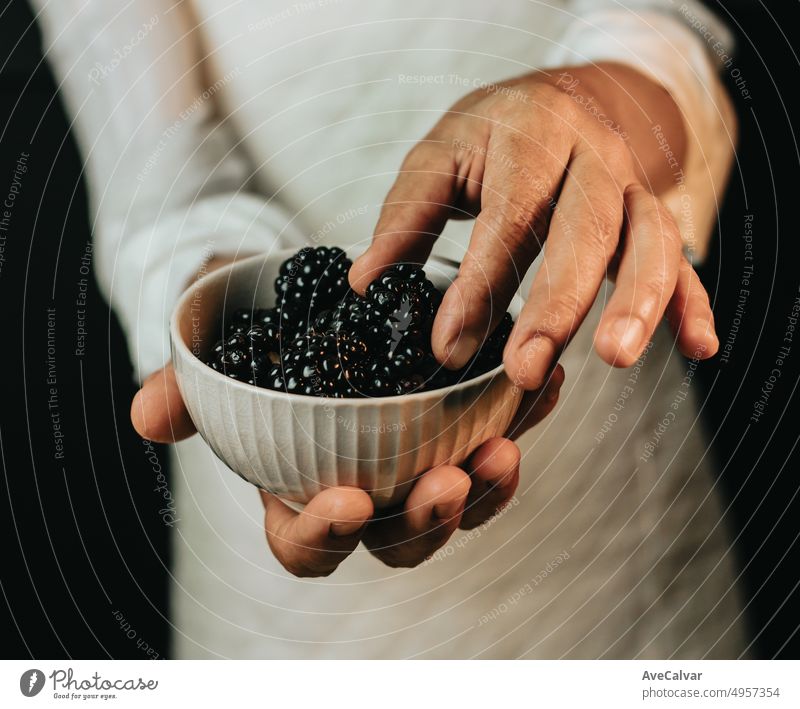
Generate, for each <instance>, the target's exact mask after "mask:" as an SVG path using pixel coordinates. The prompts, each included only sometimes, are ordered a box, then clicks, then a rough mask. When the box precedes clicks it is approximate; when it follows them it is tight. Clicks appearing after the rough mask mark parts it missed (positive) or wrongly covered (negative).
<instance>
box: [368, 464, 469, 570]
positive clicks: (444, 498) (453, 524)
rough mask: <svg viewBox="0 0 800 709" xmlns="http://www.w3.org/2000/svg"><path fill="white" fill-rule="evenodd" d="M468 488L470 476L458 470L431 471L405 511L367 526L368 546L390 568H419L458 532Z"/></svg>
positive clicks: (417, 485) (415, 489)
mask: <svg viewBox="0 0 800 709" xmlns="http://www.w3.org/2000/svg"><path fill="white" fill-rule="evenodd" d="M469 488H470V481H469V476H468V475H467V474H466V473H465V472H464V471H463V470H461V469H459V468H456V467H454V466H452V465H441V466H439V467H438V468H433V469H432V470H429V471H428V472H427V473H425V474H424V475H422V476H421V477H420V478H419V480H417V482H416V483H415V484H414V487H413V489H412V490H411V494H410V495H409V496H408V499H407V500H406V502H405V504H404V505H403V508H402V511H399V512H395V513H391V512H390V513H388V514H387V515H386V516H384V517H383V518H381V519H376V520H374V521H372V522H370V523H369V524H368V525H367V530H366V532H365V534H364V544H365V546H366V547H367V548H368V549H369V550H370V551H371V552H372V553H373V554H374V555H375V556H377V557H378V558H379V559H380V560H381V561H383V562H384V563H385V564H387V565H388V566H391V567H395V568H396V567H411V566H417V565H418V564H420V563H422V562H423V561H424V560H425V559H426V558H428V557H429V556H430V555H431V554H433V552H435V551H436V550H437V549H438V548H439V547H441V546H442V545H443V544H444V543H445V542H446V541H447V540H448V539H449V538H450V535H451V534H452V533H453V532H454V531H455V530H456V528H457V527H458V523H459V521H460V520H461V513H462V512H463V510H464V503H465V502H466V499H467V495H468V493H469Z"/></svg>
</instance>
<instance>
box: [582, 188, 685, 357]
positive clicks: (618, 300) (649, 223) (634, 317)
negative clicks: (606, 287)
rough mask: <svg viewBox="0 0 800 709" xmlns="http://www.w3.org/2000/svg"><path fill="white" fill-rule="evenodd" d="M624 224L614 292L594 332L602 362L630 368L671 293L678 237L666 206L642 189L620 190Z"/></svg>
mask: <svg viewBox="0 0 800 709" xmlns="http://www.w3.org/2000/svg"><path fill="white" fill-rule="evenodd" d="M625 206H626V223H625V235H624V242H623V246H622V255H621V258H620V263H619V270H618V272H617V283H616V287H615V288H614V293H613V294H612V296H611V298H610V299H609V301H608V304H607V305H606V308H605V310H604V311H603V316H602V318H601V319H600V323H599V325H598V327H597V332H596V333H595V349H596V350H597V353H598V354H599V355H600V357H602V359H603V360H605V361H606V362H608V364H612V365H614V366H617V367H629V366H631V365H632V364H633V363H634V362H636V360H637V359H638V358H639V355H640V354H641V353H642V350H643V349H644V348H645V345H646V344H647V343H648V342H649V340H650V338H651V337H652V336H653V332H655V329H656V327H658V324H659V323H660V322H661V319H662V318H663V317H664V311H665V310H666V308H667V304H668V303H669V301H670V298H671V297H672V293H673V292H674V290H675V282H676V280H677V277H678V266H679V264H680V259H681V235H680V232H679V231H678V227H677V225H676V224H675V221H674V220H673V219H672V217H671V216H670V214H669V213H668V212H667V209H666V207H664V206H663V205H662V203H661V202H660V201H659V200H658V198H657V197H655V196H654V195H652V194H650V193H649V192H648V191H647V190H645V188H644V187H642V186H641V185H631V186H630V187H628V188H627V189H626V191H625Z"/></svg>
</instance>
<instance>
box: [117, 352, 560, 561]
mask: <svg viewBox="0 0 800 709" xmlns="http://www.w3.org/2000/svg"><path fill="white" fill-rule="evenodd" d="M563 381H564V371H563V369H561V367H560V366H557V367H556V368H555V369H554V370H553V372H552V374H551V376H550V377H549V379H548V381H547V383H546V385H545V386H543V387H542V389H541V390H538V391H535V392H529V393H527V394H526V395H525V397H524V398H523V401H522V405H521V406H520V410H519V413H518V415H517V418H516V420H515V422H514V423H513V424H512V425H511V427H510V428H509V431H508V434H507V435H509V436H512V437H517V436H519V435H521V434H522V433H523V432H524V431H525V430H527V429H528V428H530V427H531V426H533V425H535V424H536V423H538V422H539V421H541V420H542V419H543V418H544V417H545V416H547V414H548V413H550V411H551V410H552V409H553V407H554V406H555V405H556V402H557V400H558V392H559V389H560V388H561V384H562V383H563ZM131 421H132V422H133V426H134V428H135V429H136V431H137V432H138V433H139V435H140V436H142V437H143V438H146V439H149V440H151V441H156V442H160V443H174V442H176V441H180V440H183V439H185V438H188V437H189V436H192V435H194V434H195V433H196V429H195V427H194V424H193V423H192V420H191V418H190V417H189V412H188V411H187V410H186V406H185V405H184V403H183V399H182V398H181V393H180V390H179V389H178V383H177V381H176V379H175V370H174V369H173V367H172V365H171V364H169V365H167V366H166V367H164V368H163V369H160V370H159V371H157V372H156V373H155V374H152V375H151V376H150V377H148V378H147V379H146V380H145V381H144V382H143V384H142V388H141V389H140V390H139V391H138V393H137V394H136V396H135V397H134V399H133V403H132V405H131ZM312 445H313V444H312ZM519 462H520V451H519V448H518V447H517V446H516V444H515V443H513V442H512V441H511V440H510V439H507V438H493V439H491V440H489V441H487V442H486V443H484V444H483V445H482V446H480V447H479V448H478V449H477V450H476V451H475V452H474V453H473V454H472V456H470V458H469V460H468V461H467V462H466V464H465V466H464V468H463V469H462V468H457V467H455V466H452V465H441V466H439V467H437V468H433V469H432V470H429V471H427V472H426V473H424V474H423V475H422V476H420V477H419V479H418V480H417V481H416V482H415V484H414V487H413V488H412V490H411V493H410V495H409V496H408V498H407V500H406V501H405V504H403V505H402V506H401V507H400V508H398V509H391V510H382V511H381V513H380V514H379V515H375V514H374V513H375V510H374V508H373V505H372V500H371V498H370V497H369V495H368V494H367V493H366V492H365V491H364V490H361V489H359V488H355V487H332V488H328V489H327V490H324V491H323V492H321V493H319V494H318V495H316V496H315V497H314V498H313V499H312V500H311V501H310V502H309V503H308V504H307V505H306V507H305V509H304V510H303V511H302V512H300V513H298V512H295V511H294V510H293V509H292V508H290V507H289V506H288V505H286V504H284V503H283V502H282V501H281V499H280V498H278V497H276V496H275V495H271V494H269V493H267V492H264V491H263V490H262V491H260V492H261V499H262V501H263V503H264V510H265V517H264V525H265V529H266V534H267V541H268V543H269V546H270V548H271V549H272V552H273V553H274V554H275V557H276V558H277V559H278V561H279V562H280V563H281V564H282V565H283V566H284V568H286V569H287V570H288V571H289V572H291V573H293V574H294V575H296V576H327V575H328V574H330V573H332V572H333V571H334V570H335V569H336V568H337V567H338V566H339V564H341V563H342V561H344V559H345V558H347V556H348V555H349V554H350V553H351V552H352V551H353V550H354V549H355V548H356V547H357V546H358V544H359V542H360V541H362V540H363V542H364V544H365V546H366V547H367V548H368V549H369V550H370V551H371V552H372V553H373V554H374V555H375V556H376V557H378V558H379V559H380V560H381V561H383V562H384V563H386V564H388V565H389V566H393V567H397V566H417V565H418V564H420V563H422V561H424V560H425V559H426V558H427V557H429V556H430V555H431V554H433V553H434V552H435V551H436V550H437V549H438V548H439V547H441V546H442V545H443V544H445V542H446V541H447V540H448V539H449V537H450V535H451V534H452V533H453V532H454V531H455V530H456V529H457V528H458V527H459V526H461V527H462V528H465V529H469V528H472V527H475V526H477V525H479V524H481V523H482V522H484V521H485V520H487V519H488V518H489V517H491V516H492V515H493V514H494V513H495V512H496V511H497V510H498V509H500V508H501V507H503V506H504V505H505V504H506V503H507V502H508V501H509V500H510V499H511V497H512V496H513V494H514V492H515V490H516V488H517V483H518V482H519Z"/></svg>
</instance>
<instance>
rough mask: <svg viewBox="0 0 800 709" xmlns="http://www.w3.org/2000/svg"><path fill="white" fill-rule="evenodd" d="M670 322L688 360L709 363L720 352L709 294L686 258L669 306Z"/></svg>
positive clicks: (679, 270)
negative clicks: (705, 360) (707, 361)
mask: <svg viewBox="0 0 800 709" xmlns="http://www.w3.org/2000/svg"><path fill="white" fill-rule="evenodd" d="M667 320H668V321H669V324H670V328H671V329H672V332H673V334H674V335H675V339H676V340H677V343H678V349H679V350H680V351H681V353H682V354H684V355H685V356H686V357H690V358H696V359H708V358H709V357H713V356H714V355H715V354H716V353H717V350H719V339H718V338H717V333H716V330H715V328H714V313H713V311H712V310H711V305H710V303H709V302H708V293H706V289H705V288H704V287H703V284H702V283H701V282H700V278H699V277H698V275H697V273H695V270H694V268H692V265H691V264H690V263H689V262H688V261H687V260H686V257H684V256H681V260H680V264H679V266H678V280H677V282H676V284H675V292H674V293H673V294H672V298H671V300H670V301H669V305H667Z"/></svg>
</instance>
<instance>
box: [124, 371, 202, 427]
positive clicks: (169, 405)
mask: <svg viewBox="0 0 800 709" xmlns="http://www.w3.org/2000/svg"><path fill="white" fill-rule="evenodd" d="M131 423H133V427H134V428H135V429H136V432H137V433H138V434H139V435H140V436H141V437H142V438H146V439H148V440H151V441H156V442H157V443H174V442H175V441H181V440H183V439H184V438H188V437H189V436H191V435H193V434H194V433H196V431H197V429H195V427H194V424H193V423H192V419H191V418H190V417H189V412H188V411H187V410H186V406H185V405H184V403H183V398H182V397H181V392H180V389H178V382H177V380H176V379H175V370H174V369H173V367H172V365H171V364H168V365H167V366H166V367H164V368H163V369H159V370H158V371H157V372H155V373H153V374H151V375H150V376H149V377H148V378H147V379H145V380H144V382H143V383H142V388H141V389H139V391H138V392H136V395H135V396H134V397H133V402H132V403H131Z"/></svg>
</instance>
